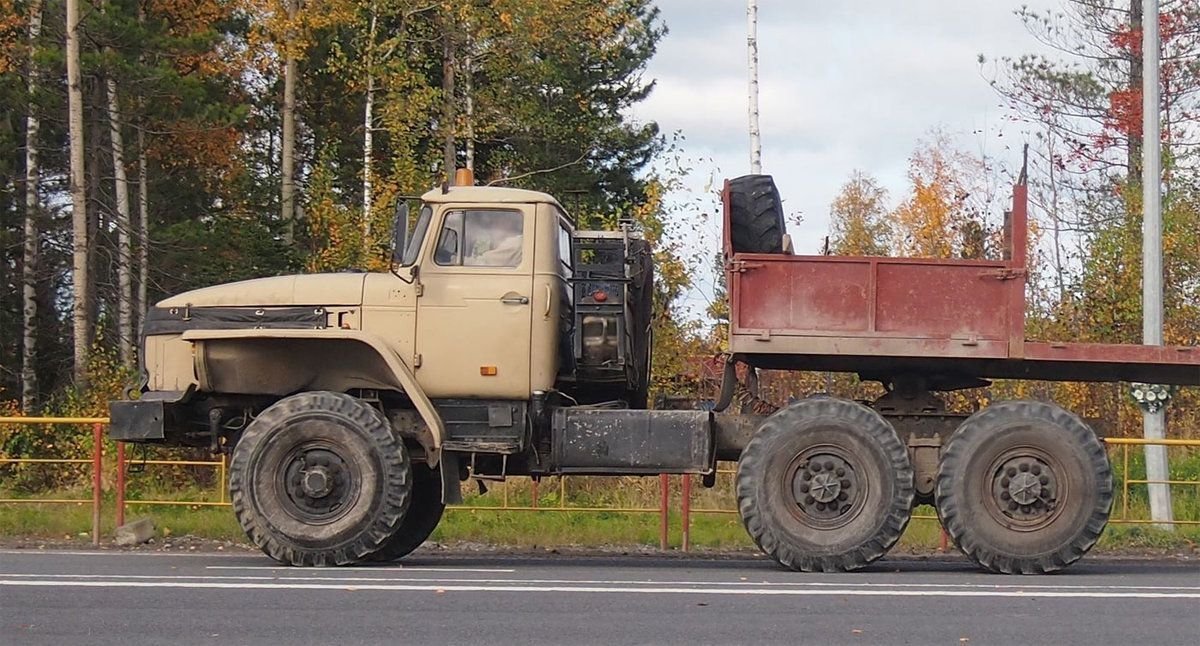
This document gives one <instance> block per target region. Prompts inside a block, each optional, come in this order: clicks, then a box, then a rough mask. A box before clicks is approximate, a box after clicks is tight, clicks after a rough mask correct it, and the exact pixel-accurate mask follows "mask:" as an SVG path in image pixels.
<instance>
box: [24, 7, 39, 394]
mask: <svg viewBox="0 0 1200 646" xmlns="http://www.w3.org/2000/svg"><path fill="white" fill-rule="evenodd" d="M41 33H42V2H41V0H33V3H32V4H31V5H30V7H29V97H30V98H29V114H28V115H27V116H26V117H25V247H24V258H23V259H22V266H21V272H22V273H21V297H22V299H23V300H22V308H21V316H22V326H23V327H22V330H23V333H24V334H23V337H22V345H21V410H23V411H25V412H26V413H30V412H32V411H33V407H34V405H35V404H36V403H37V368H36V364H37V266H38V247H39V242H40V234H39V233H38V212H39V211H40V208H39V206H40V203H41V200H40V197H39V194H38V187H39V184H40V182H39V177H40V176H39V171H38V132H39V131H40V130H41V122H40V121H39V119H38V112H37V103H36V101H35V99H34V95H35V94H36V93H37V91H38V81H39V80H40V78H41V73H40V70H39V69H38V66H37V64H36V63H35V62H34V52H36V50H37V41H38V38H39V37H40V36H41Z"/></svg>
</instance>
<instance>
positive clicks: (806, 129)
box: [633, 0, 1058, 300]
mask: <svg viewBox="0 0 1200 646" xmlns="http://www.w3.org/2000/svg"><path fill="white" fill-rule="evenodd" d="M1020 4H1022V3H1021V2H1019V1H1016V0H1014V2H1012V3H1011V4H1010V3H1008V2H1005V1H1003V0H957V1H935V0H908V1H906V2H898V1H897V0H856V1H854V2H809V1H801V0H760V2H759V32H758V36H759V52H760V53H759V56H760V63H759V64H760V85H761V90H760V108H761V117H760V120H761V127H762V140H763V168H764V172H767V173H770V174H772V175H774V176H775V178H776V182H777V183H778V185H779V188H780V192H781V194H782V196H783V198H784V201H785V203H786V205H787V208H788V210H789V211H791V212H800V213H802V214H803V216H804V223H803V225H801V226H799V227H792V229H791V231H790V232H791V233H792V236H793V238H794V239H795V242H796V247H797V251H800V252H802V253H803V252H814V251H816V250H817V249H819V248H820V245H821V240H822V238H823V237H824V235H825V234H826V231H827V229H828V217H827V210H828V205H829V203H830V202H831V201H832V200H833V197H834V195H835V194H836V193H837V191H838V189H839V188H840V186H841V184H842V183H843V182H844V181H845V180H846V179H847V177H848V176H849V174H850V173H851V171H853V170H856V169H857V170H862V171H864V172H867V173H869V174H872V175H875V176H876V177H878V178H879V179H880V181H881V182H882V183H883V184H884V185H885V186H886V187H887V188H888V189H889V190H890V191H892V192H893V194H899V193H900V192H902V191H903V188H904V185H905V171H906V168H907V158H908V156H909V154H910V153H911V151H912V149H913V147H914V146H915V145H916V143H917V140H918V139H920V138H921V137H922V136H924V135H925V134H926V133H927V132H928V131H929V130H930V129H931V128H934V127H941V128H944V129H946V130H947V131H949V132H952V133H958V135H959V136H958V139H959V144H960V145H962V146H964V147H966V148H967V149H969V150H972V151H973V152H985V153H987V154H989V155H993V156H998V157H1002V158H1009V159H1013V158H1015V154H1014V153H1013V151H1006V149H1005V147H1006V145H1007V144H1008V143H1009V142H1011V144H1012V147H1013V149H1014V150H1015V149H1016V148H1019V143H1020V140H1021V138H1022V137H1021V133H1020V132H1019V131H1017V130H1016V129H1015V128H1014V127H1013V126H1011V124H1008V123H1007V122H1006V121H1005V120H1004V116H1005V114H1004V112H1003V110H1002V109H1001V108H1000V107H999V104H1000V100H999V98H998V97H997V95H996V94H995V92H994V91H993V90H992V89H991V88H990V87H989V86H988V84H987V81H986V80H985V79H984V78H983V76H982V74H981V72H980V69H979V65H978V63H977V60H976V59H977V56H978V55H979V54H984V55H987V56H988V57H989V58H995V57H998V56H1001V55H1006V54H1008V55H1014V54H1020V53H1024V52H1031V51H1041V50H1040V49H1039V47H1038V45H1037V43H1036V42H1035V41H1034V40H1033V38H1032V37H1030V36H1029V35H1028V34H1027V33H1026V32H1025V29H1024V27H1023V26H1022V25H1021V23H1020V21H1019V20H1018V19H1017V18H1016V16H1014V15H1013V10H1014V9H1016V8H1018V7H1019V6H1020ZM1024 4H1029V5H1031V6H1034V7H1035V8H1037V7H1042V8H1045V7H1056V6H1058V3H1057V2H1055V1H1054V0H1025V2H1024ZM658 5H659V7H660V9H661V11H662V17H663V19H664V21H665V22H666V24H667V27H668V28H669V30H670V32H669V33H668V35H667V36H666V37H665V38H664V39H663V40H662V42H661V43H660V45H659V51H658V54H657V55H656V56H655V58H654V59H653V60H652V61H651V63H650V66H649V69H648V72H647V78H654V79H656V80H657V86H656V88H655V91H654V93H653V94H652V95H651V96H650V97H649V98H648V99H647V100H646V101H645V102H644V103H643V104H642V105H639V106H637V107H636V108H635V109H634V110H633V116H634V117H635V118H637V119H641V120H653V121H656V122H658V124H659V126H660V127H661V128H662V129H663V131H664V132H673V131H676V130H679V131H681V132H682V133H683V135H684V137H685V138H686V141H685V143H684V146H683V147H684V153H685V154H687V155H688V156H689V157H691V158H693V159H703V160H704V161H703V163H700V164H697V165H696V171H695V175H696V177H690V178H687V181H686V182H685V183H686V184H687V185H688V186H689V187H691V189H692V190H693V191H698V190H700V188H701V187H703V185H704V183H705V182H704V179H703V178H704V177H706V176H707V175H708V174H709V173H711V172H713V171H714V170H716V171H719V172H718V178H717V179H718V180H719V179H721V178H722V177H734V176H737V175H741V174H744V173H745V172H747V171H748V169H749V153H748V149H749V143H748V136H747V135H746V123H747V116H746V101H747V100H746V14H745V7H746V5H745V2H743V1H741V0H661V1H660V2H659V3H658ZM997 135H1001V136H999V137H998V136H997ZM676 199H679V200H681V201H685V200H693V201H694V200H695V196H694V195H691V196H689V195H681V196H677V197H676ZM689 238H691V237H690V236H689ZM702 238H708V239H707V240H706V239H702ZM689 243H690V244H695V245H702V244H708V245H715V243H714V242H713V241H712V240H711V236H703V237H701V236H696V237H695V238H694V239H690V240H689ZM711 248H712V249H713V250H714V251H715V249H716V247H715V246H712V247H711ZM703 280H704V282H709V279H708V278H704V279H703ZM693 300H695V299H693ZM699 300H703V299H699Z"/></svg>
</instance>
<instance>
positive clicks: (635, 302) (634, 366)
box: [625, 238, 654, 409]
mask: <svg viewBox="0 0 1200 646" xmlns="http://www.w3.org/2000/svg"><path fill="white" fill-rule="evenodd" d="M626 262H628V263H629V277H630V283H629V308H628V312H629V320H628V321H626V323H625V325H626V328H627V330H628V332H627V334H628V337H629V345H628V346H627V349H626V351H627V352H628V353H629V361H628V362H627V363H626V375H625V377H626V391H625V401H626V402H627V403H628V404H629V407H630V408H635V409H645V408H647V407H648V404H649V394H650V353H651V352H652V348H651V334H650V326H651V323H652V319H653V316H654V252H653V250H652V249H651V248H650V243H649V242H647V241H646V240H643V239H639V238H634V239H631V240H630V241H629V256H628V258H627V260H626Z"/></svg>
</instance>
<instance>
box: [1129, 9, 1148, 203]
mask: <svg viewBox="0 0 1200 646" xmlns="http://www.w3.org/2000/svg"><path fill="white" fill-rule="evenodd" d="M1129 29H1130V32H1131V33H1134V34H1140V33H1142V0H1129ZM1129 56H1130V60H1129V89H1130V90H1134V91H1136V92H1142V91H1144V89H1145V88H1143V87H1142V50H1141V49H1139V48H1137V47H1131V48H1130V54H1129ZM1125 177H1126V180H1127V181H1129V182H1130V183H1132V184H1134V185H1135V186H1140V185H1141V182H1142V134H1141V124H1138V127H1136V128H1130V129H1129V136H1128V138H1127V141H1126V157H1125Z"/></svg>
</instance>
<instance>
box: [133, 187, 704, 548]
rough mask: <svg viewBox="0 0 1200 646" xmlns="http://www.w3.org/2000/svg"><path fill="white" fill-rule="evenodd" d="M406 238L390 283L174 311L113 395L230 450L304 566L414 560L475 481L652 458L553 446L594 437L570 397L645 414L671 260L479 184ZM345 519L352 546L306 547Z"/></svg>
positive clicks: (152, 324)
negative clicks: (663, 271)
mask: <svg viewBox="0 0 1200 646" xmlns="http://www.w3.org/2000/svg"><path fill="white" fill-rule="evenodd" d="M394 237H395V240H394V245H393V246H394V251H393V256H392V263H391V268H390V271H387V272H377V273H361V272H346V273H337V274H316V275H294V276H280V277H271V278H262V279H258V280H250V281H243V282H237V283H231V284H227V285H217V286H214V287H208V288H204V289H199V290H195V291H191V292H187V293H183V294H179V295H177V296H173V297H170V298H167V299H164V300H162V301H160V302H159V303H157V304H156V305H155V307H153V308H151V310H150V312H149V313H148V315H147V319H146V324H145V339H144V348H143V353H142V355H143V363H144V371H143V372H144V384H143V386H142V388H141V392H140V393H139V397H138V398H137V399H130V400H128V401H119V402H113V403H112V405H111V411H112V416H113V425H112V431H111V434H112V436H113V437H114V438H115V439H118V440H122V441H127V442H143V443H157V444H164V445H172V446H180V445H182V446H203V447H210V448H212V449H214V450H217V451H226V452H229V453H230V454H231V455H232V461H231V465H230V469H231V477H230V486H231V496H232V498H231V499H232V500H233V502H234V507H235V511H236V512H237V514H238V517H239V519H240V520H241V521H242V523H243V526H244V527H245V528H246V530H247V533H248V534H249V535H250V536H251V538H252V539H254V540H255V542H256V543H259V544H260V546H262V547H263V549H264V550H265V551H267V553H268V554H270V555H272V556H273V557H275V558H277V559H279V560H281V561H284V562H296V563H316V564H324V563H347V562H353V561H357V560H361V559H362V558H364V557H366V556H368V555H373V556H374V557H376V558H395V557H398V556H400V555H402V554H403V553H407V551H408V550H411V549H413V548H415V547H416V545H419V544H420V542H421V541H422V540H424V538H425V536H427V535H428V531H432V529H433V526H434V525H436V523H437V518H438V517H440V514H441V509H442V508H443V506H444V504H445V503H446V502H452V501H454V500H457V499H458V498H459V484H458V483H459V482H460V481H461V480H463V479H466V478H468V477H475V478H504V477H506V476H508V475H514V474H540V473H557V472H562V471H563V470H564V469H572V468H574V469H583V470H592V471H605V470H609V469H611V468H628V469H632V470H633V471H636V470H637V468H638V467H637V466H636V464H637V459H644V458H645V457H646V456H645V455H644V447H642V448H638V446H635V444H631V443H628V442H624V444H625V446H624V447H621V446H619V445H620V444H622V443H623V439H624V438H622V440H621V441H617V442H613V441H611V438H606V437H604V436H603V434H600V435H595V434H593V436H592V439H591V441H592V442H593V444H594V445H590V446H585V445H583V444H579V445H576V446H575V449H574V452H575V453H576V454H577V455H573V454H571V453H570V452H567V453H563V452H562V451H561V450H560V451H557V452H556V451H553V450H552V448H553V446H552V445H553V444H554V441H555V438H554V436H555V433H558V436H559V437H560V438H561V437H565V436H563V433H572V432H576V431H578V430H579V429H576V428H575V427H576V425H575V424H574V423H573V422H568V421H567V418H566V417H564V416H561V415H560V416H556V415H555V411H557V409H559V408H561V407H578V408H579V412H583V411H593V412H594V411H629V410H631V409H634V410H636V409H643V408H645V405H646V396H647V389H648V384H649V357H650V346H649V343H650V335H649V326H650V306H651V303H650V299H651V295H652V291H653V290H652V284H653V265H652V261H651V256H650V249H649V246H648V245H647V244H646V242H645V240H644V239H642V237H641V236H640V234H638V233H637V232H636V231H635V230H634V229H633V227H632V226H630V225H623V226H622V227H621V229H620V230H618V231H612V232H603V231H593V232H580V231H576V230H575V227H574V224H573V223H572V221H571V219H570V217H569V216H568V215H567V213H566V212H565V210H564V209H563V207H562V205H561V204H559V203H558V201H557V200H555V199H554V198H553V197H551V196H549V195H547V194H545V193H539V192H535V191H527V190H520V189H512V188H494V187H479V186H470V185H466V186H456V187H447V188H442V189H435V190H432V191H429V192H428V193H426V194H424V195H423V196H421V198H420V203H419V206H418V208H417V209H415V213H414V212H412V211H410V210H409V208H408V205H407V204H402V206H401V207H400V208H399V209H398V210H397V218H396V229H395V236H394ZM555 420H558V421H557V429H558V430H557V431H555V430H554V429H555V425H556V421H555ZM571 429H575V430H574V431H573V430H571ZM681 439H684V440H686V441H688V442H691V441H692V439H693V438H690V437H683V436H681ZM567 446H570V443H566V444H564V445H563V447H567ZM672 450H674V447H672ZM635 451H642V452H643V454H642V455H641V457H640V458H637V456H635V455H634V454H633V452H635ZM705 451H707V452H708V453H711V451H708V450H707V449H704V450H701V451H700V455H701V458H702V460H701V461H702V462H705V463H708V462H711V459H710V456H708V455H706V454H705ZM679 453H680V454H681V455H686V456H687V457H686V459H684V460H683V462H686V463H687V468H688V469H691V470H695V471H696V472H700V471H703V470H705V469H707V468H708V467H707V465H706V464H696V465H693V464H692V463H693V462H696V460H695V459H694V457H693V456H694V454H696V453H695V451H694V450H693V447H691V446H690V445H689V446H688V447H687V449H686V451H682V452H679ZM381 456H382V457H381ZM397 456H399V457H397ZM384 458H386V459H384ZM635 458H636V459H635ZM389 460H390V461H391V463H389ZM655 468H657V466H655ZM393 472H395V473H393ZM647 472H649V469H647ZM655 472H657V471H655ZM389 474H391V475H393V476H395V477H396V478H398V479H399V480H403V481H404V483H393V484H394V486H389V485H388V483H387V478H388V477H389ZM393 489H394V491H393ZM368 494H369V495H370V496H373V498H372V499H371V500H367V499H366V498H365V497H366V496H368ZM392 494H395V495H396V496H397V497H396V498H395V499H389V495H392ZM418 507H419V508H420V509H421V510H424V511H420V512H418V510H417V508H418ZM405 516H406V517H409V518H410V520H409V521H408V522H409V526H406V529H404V530H403V531H400V530H399V529H397V527H399V525H395V523H396V522H399V519H400V518H401V517H405ZM418 518H420V519H422V520H420V524H419V526H417V527H415V528H414V527H413V526H412V524H413V523H417V522H418V520H417V519H418ZM279 523H282V525H281V524H279ZM330 524H332V525H333V526H336V527H339V528H341V530H344V531H341V533H339V534H338V535H339V536H343V537H344V538H346V539H347V541H349V542H347V543H346V545H344V546H343V547H344V548H345V550H348V551H342V552H339V551H338V550H337V549H335V548H334V547H332V546H333V545H334V544H335V543H336V541H335V543H330V542H329V541H327V540H322V541H316V545H317V546H316V547H312V546H311V545H310V547H307V548H305V547H303V545H306V544H309V543H312V542H313V541H314V540H316V539H314V538H313V537H314V536H315V535H316V534H319V533H321V532H328V527H327V525H330ZM422 533H424V535H422ZM385 534H386V535H397V536H403V537H405V538H404V539H403V540H402V539H401V538H395V539H392V540H390V541H383V538H382V537H383V536H384V535H385ZM414 537H415V538H414ZM306 540H307V541H308V543H305V542H304V541H306ZM414 540H415V541H416V542H415V543H413V544H411V545H410V543H412V542H413V541H414ZM337 544H340V543H337Z"/></svg>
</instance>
